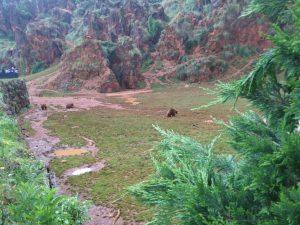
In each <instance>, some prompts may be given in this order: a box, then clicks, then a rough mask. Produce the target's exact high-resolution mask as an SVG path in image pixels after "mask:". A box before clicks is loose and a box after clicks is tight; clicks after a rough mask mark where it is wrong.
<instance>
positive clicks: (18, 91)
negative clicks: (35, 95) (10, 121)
mask: <svg viewBox="0 0 300 225" xmlns="http://www.w3.org/2000/svg"><path fill="white" fill-rule="evenodd" d="M0 94H1V95H2V96H1V98H2V99H1V100H0V101H2V102H3V103H4V105H3V106H2V107H3V109H2V110H4V111H5V112H7V114H9V115H16V114H19V113H20V112H22V111H23V110H24V109H26V108H28V107H29V106H30V102H29V96H28V91H27V87H26V84H25V81H23V80H11V81H6V82H4V81H0Z"/></svg>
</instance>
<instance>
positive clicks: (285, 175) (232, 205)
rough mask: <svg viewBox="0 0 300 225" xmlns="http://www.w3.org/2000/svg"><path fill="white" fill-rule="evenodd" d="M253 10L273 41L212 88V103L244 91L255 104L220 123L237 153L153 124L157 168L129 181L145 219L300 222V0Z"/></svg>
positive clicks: (271, 1)
mask: <svg viewBox="0 0 300 225" xmlns="http://www.w3.org/2000/svg"><path fill="white" fill-rule="evenodd" d="M287 12H288V14H286V13H287ZM253 13H262V14H264V15H265V16H267V17H269V18H270V20H271V21H272V22H273V23H274V25H273V29H274V35H273V36H272V37H270V40H271V41H272V42H273V43H274V48H272V49H270V50H268V51H267V52H266V53H264V54H263V55H262V56H261V58H260V60H259V61H258V62H257V64H256V66H255V67H254V69H253V71H252V72H251V73H250V74H249V75H247V76H245V77H243V78H241V79H240V80H236V81H232V82H230V83H219V84H218V85H217V90H216V91H214V92H213V93H214V94H217V95H218V98H217V100H216V101H215V102H213V104H216V103H220V102H226V101H229V100H237V99H238V98H245V99H248V100H249V101H250V102H251V103H252V105H253V106H254V107H256V108H257V109H259V111H260V113H259V114H257V113H255V112H252V111H251V112H247V113H240V116H239V117H237V118H233V119H232V120H231V121H230V124H229V125H226V124H224V127H225V131H226V132H227V133H228V134H229V135H230V137H231V141H230V143H231V145H232V147H233V149H234V150H235V151H236V152H237V154H238V159H236V158H234V157H230V156H224V155H216V154H214V153H212V146H213V144H212V145H209V146H203V145H201V144H199V143H197V142H196V141H195V140H192V139H190V138H187V137H182V136H180V135H177V134H175V133H173V132H168V131H167V132H166V131H162V130H160V129H159V128H157V129H158V131H159V132H160V133H161V134H162V136H163V141H162V142H161V144H160V145H158V146H157V147H156V148H155V149H154V150H153V152H152V156H153V161H154V164H155V168H156V174H155V175H154V176H153V177H151V178H150V179H149V180H148V181H146V182H143V183H141V184H138V185H136V186H134V187H131V188H130V191H131V192H132V193H133V194H134V195H135V196H136V197H138V198H139V199H140V200H141V201H143V202H144V203H146V204H148V205H151V206H152V207H153V209H154V210H155V217H154V219H153V221H152V222H151V224H160V225H161V224H164V225H168V224H184V225H185V224H187V225H197V224H237V225H243V224H245V225H246V224H269V225H271V224H275V225H276V224H278V225H279V224H280V225H281V224H282V225H284V224H291V225H297V224H300V188H299V184H300V134H299V132H298V131H297V128H298V124H299V122H298V121H299V120H300V80H299V75H300V0H284V1H283V0H268V1H265V0H252V1H251V3H250V5H249V7H248V9H247V10H246V12H245V14H244V15H245V16H249V15H251V14H253ZM284 15H290V19H289V23H290V24H286V22H287V20H284V19H282V18H283V17H284Z"/></svg>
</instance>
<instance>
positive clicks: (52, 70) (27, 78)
mask: <svg viewBox="0 0 300 225" xmlns="http://www.w3.org/2000/svg"><path fill="white" fill-rule="evenodd" d="M58 68H59V66H58V65H53V66H51V67H49V68H48V69H46V70H43V71H41V72H39V73H35V74H30V75H24V76H21V77H20V78H22V79H24V80H25V81H31V80H34V79H37V78H39V77H43V76H48V75H52V74H53V73H55V72H57V70H58Z"/></svg>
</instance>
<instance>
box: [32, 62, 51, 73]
mask: <svg viewBox="0 0 300 225" xmlns="http://www.w3.org/2000/svg"><path fill="white" fill-rule="evenodd" d="M46 68H47V66H46V64H45V63H44V62H35V63H34V64H33V66H32V67H31V71H30V73H31V74H33V73H38V72H41V71H43V70H45V69H46Z"/></svg>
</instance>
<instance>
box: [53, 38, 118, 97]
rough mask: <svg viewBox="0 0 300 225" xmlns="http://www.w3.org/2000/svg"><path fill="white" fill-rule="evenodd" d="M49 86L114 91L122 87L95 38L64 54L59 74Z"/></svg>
mask: <svg viewBox="0 0 300 225" xmlns="http://www.w3.org/2000/svg"><path fill="white" fill-rule="evenodd" d="M48 87H49V88H55V89H67V90H80V89H82V88H85V89H91V90H98V91H99V92H114V91H118V90H119V89H120V86H119V84H118V82H117V79H116V78H115V75H114V73H113V72H112V71H111V70H110V68H109V66H108V61H107V59H106V58H105V56H104V55H103V53H102V49H101V46H100V44H99V43H98V42H97V41H93V40H86V41H85V42H84V43H83V44H82V45H81V46H79V47H76V48H75V49H74V50H73V51H71V52H70V53H68V54H66V55H65V56H64V58H63V59H62V62H61V64H60V73H59V75H58V76H57V77H56V78H55V79H54V80H53V81H52V82H50V83H49V84H48Z"/></svg>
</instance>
